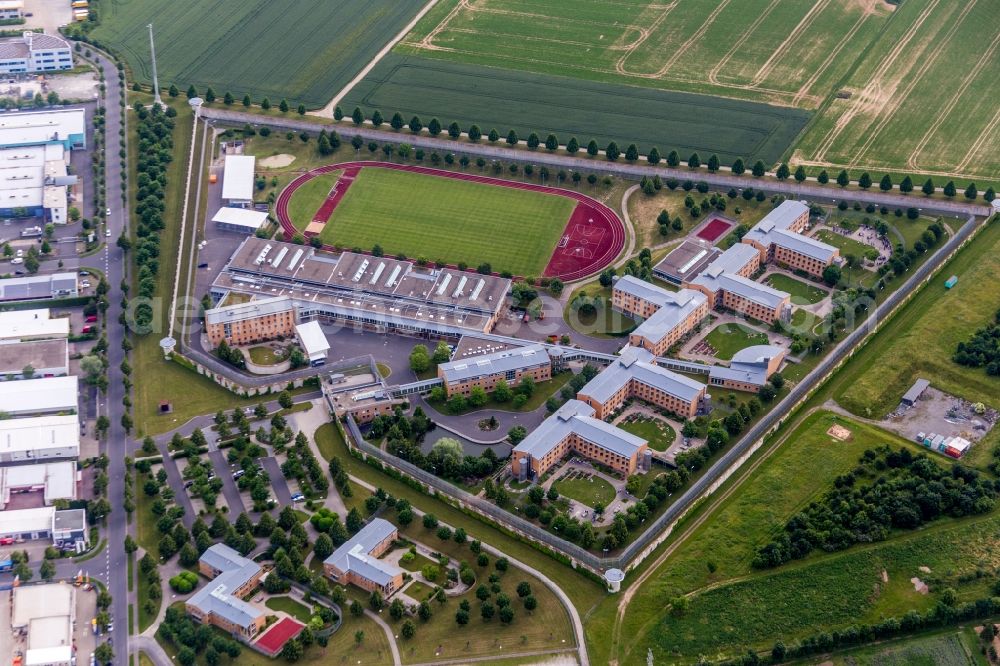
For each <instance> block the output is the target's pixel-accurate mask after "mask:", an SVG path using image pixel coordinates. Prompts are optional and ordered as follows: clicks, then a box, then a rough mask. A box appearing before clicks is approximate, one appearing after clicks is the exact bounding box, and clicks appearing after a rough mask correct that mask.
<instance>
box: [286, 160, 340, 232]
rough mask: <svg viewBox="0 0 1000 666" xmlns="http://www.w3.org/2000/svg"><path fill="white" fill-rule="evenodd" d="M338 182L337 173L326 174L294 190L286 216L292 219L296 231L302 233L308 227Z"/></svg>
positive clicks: (338, 174)
mask: <svg viewBox="0 0 1000 666" xmlns="http://www.w3.org/2000/svg"><path fill="white" fill-rule="evenodd" d="M338 180H340V172H339V171H335V172H334V173H326V174H323V175H320V176H316V177H315V178H313V179H312V180H309V181H307V182H306V183H305V184H303V185H302V187H300V188H299V189H297V190H295V193H294V194H292V197H291V199H289V201H288V216H289V217H290V218H292V223H293V224H294V225H295V228H296V229H298V230H299V231H303V230H304V229H305V228H306V227H307V226H309V223H310V222H312V219H313V216H314V215H315V214H316V211H318V210H319V207H320V206H321V205H323V201H324V200H325V199H326V195H327V194H329V193H330V190H331V189H333V186H334V185H336V183H337V181H338Z"/></svg>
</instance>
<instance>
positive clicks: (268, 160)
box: [257, 153, 295, 169]
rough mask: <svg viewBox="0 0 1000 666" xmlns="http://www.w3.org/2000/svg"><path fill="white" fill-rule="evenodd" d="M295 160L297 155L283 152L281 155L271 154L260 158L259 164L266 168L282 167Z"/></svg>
mask: <svg viewBox="0 0 1000 666" xmlns="http://www.w3.org/2000/svg"><path fill="white" fill-rule="evenodd" d="M294 161H295V155H289V154H288V153H281V154H280V155H271V156H269V157H265V158H264V159H262V160H258V162H257V164H259V165H260V166H262V167H264V168H265V169H280V168H282V167H286V166H288V165H289V164H291V163H292V162H294Z"/></svg>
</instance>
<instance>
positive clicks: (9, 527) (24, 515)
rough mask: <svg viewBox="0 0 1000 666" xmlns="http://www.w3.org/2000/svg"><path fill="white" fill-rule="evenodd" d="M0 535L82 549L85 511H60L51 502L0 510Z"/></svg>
mask: <svg viewBox="0 0 1000 666" xmlns="http://www.w3.org/2000/svg"><path fill="white" fill-rule="evenodd" d="M0 538H3V539H14V540H15V541H35V540H39V539H48V540H51V542H52V545H54V546H56V547H57V548H63V549H72V550H75V551H76V552H83V551H84V550H86V547H87V539H88V534H87V512H86V510H84V509H66V510H64V511H59V510H57V509H56V508H55V507H52V506H42V507H35V508H31V509H7V510H6V511H0Z"/></svg>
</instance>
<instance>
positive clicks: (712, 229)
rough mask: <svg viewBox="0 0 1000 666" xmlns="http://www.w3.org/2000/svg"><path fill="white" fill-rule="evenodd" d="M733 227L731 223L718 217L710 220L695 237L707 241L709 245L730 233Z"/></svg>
mask: <svg viewBox="0 0 1000 666" xmlns="http://www.w3.org/2000/svg"><path fill="white" fill-rule="evenodd" d="M732 226H733V225H732V224H731V223H730V222H728V221H726V220H724V219H723V218H721V217H719V216H717V215H716V216H715V217H713V218H712V219H711V220H709V221H708V222H707V223H706V224H705V226H703V227H702V228H701V229H699V230H698V233H697V234H695V235H696V236H698V238H703V239H704V240H707V241H708V242H709V243H714V242H715V241H717V240H718V239H719V238H720V237H721V236H722V234H724V233H726V232H727V231H729V229H731V228H732Z"/></svg>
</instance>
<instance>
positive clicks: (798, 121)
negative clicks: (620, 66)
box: [340, 6, 809, 164]
mask: <svg viewBox="0 0 1000 666" xmlns="http://www.w3.org/2000/svg"><path fill="white" fill-rule="evenodd" d="M609 7H610V6H609ZM503 50H504V51H505V52H509V51H510V50H511V49H510V47H503ZM624 100H627V101H628V103H627V104H623V101H624ZM340 106H341V107H342V108H343V109H345V110H346V111H345V113H350V112H351V110H353V109H354V108H355V107H360V108H361V109H363V110H364V111H365V114H366V115H370V114H371V113H372V112H373V111H374V110H376V109H378V110H380V111H381V112H382V115H383V116H385V117H387V118H388V117H389V116H391V115H392V114H393V113H395V112H396V111H398V112H400V113H401V114H402V115H403V117H404V118H410V117H411V116H414V115H416V116H419V117H420V118H421V119H423V121H424V122H425V123H426V122H427V121H428V120H429V119H430V118H433V117H437V118H438V119H439V120H440V121H441V122H442V123H444V124H446V125H447V124H448V123H450V122H452V121H457V122H458V124H459V125H461V126H462V128H463V130H465V129H468V128H469V127H470V126H471V125H473V124H477V125H479V127H480V128H481V130H482V132H483V134H484V135H486V134H487V133H489V131H490V129H492V128H496V129H497V131H499V132H500V133H501V135H502V136H506V134H507V132H508V130H510V129H514V130H516V131H517V134H518V136H519V137H520V138H521V139H526V138H527V137H528V135H529V134H530V133H531V132H537V133H538V134H539V136H541V137H542V138H543V139H544V138H545V136H546V135H547V134H548V133H550V132H551V133H553V134H555V135H556V137H557V138H558V139H559V141H560V143H562V144H565V143H566V142H567V141H569V139H570V138H571V137H574V136H575V137H576V138H577V140H578V141H579V142H580V143H581V145H582V146H583V147H584V148H586V146H587V143H588V142H589V141H590V140H591V139H594V140H596V141H597V143H598V145H599V146H600V148H601V149H603V148H604V147H605V146H606V145H607V144H608V143H609V142H611V141H617V142H618V143H619V145H620V146H621V147H622V149H624V148H625V146H627V145H628V144H630V143H635V144H636V145H637V146H638V147H639V151H640V152H641V153H643V154H645V153H646V152H647V151H648V150H649V149H650V148H652V147H654V146H656V147H658V149H659V150H660V152H661V154H662V155H664V156H666V154H667V153H668V152H669V151H671V150H677V151H678V152H679V153H680V154H682V155H683V159H687V158H688V156H689V155H690V154H691V153H693V152H699V153H700V154H701V156H702V160H705V159H707V158H708V156H709V155H711V154H713V153H715V154H717V155H718V156H719V159H721V160H722V161H723V162H725V163H727V164H728V163H730V162H732V161H733V160H734V159H735V158H737V157H743V158H747V157H750V158H752V159H755V160H756V159H763V160H765V161H766V162H773V161H776V160H777V159H778V158H779V157H780V156H781V155H782V153H784V152H785V151H786V150H787V149H788V148H789V147H790V145H791V143H792V141H793V140H794V139H795V137H796V136H797V135H798V134H799V132H800V131H801V130H802V128H803V127H804V126H805V124H806V122H807V121H808V119H809V113H808V112H806V111H802V110H800V109H793V108H787V107H775V106H768V105H766V104H760V103H756V102H747V101H743V100H735V99H724V98H719V97H710V96H707V95H694V94H691V93H685V92H672V91H667V90H655V89H644V88H636V87H633V86H628V85H623V84H621V83H613V82H596V81H587V80H579V79H570V78H566V77H563V76H552V75H550V74H545V73H538V72H530V71H528V72H526V71H516V70H509V69H506V70H505V69H493V68H483V67H481V66H479V65H475V64H466V63H461V62H447V61H442V60H436V59H432V58H426V57H421V56H415V55H400V54H398V53H396V52H393V53H390V54H389V55H388V56H386V57H385V59H383V60H382V61H381V62H380V63H379V64H378V65H376V66H375V68H374V69H373V70H372V71H371V72H370V73H369V74H368V76H366V77H365V78H364V80H362V81H361V82H360V83H359V84H358V85H357V86H356V87H355V88H353V89H352V90H351V91H350V92H349V93H348V95H347V96H346V97H345V98H344V100H343V101H342V102H341V104H340ZM583 154H586V153H583Z"/></svg>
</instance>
